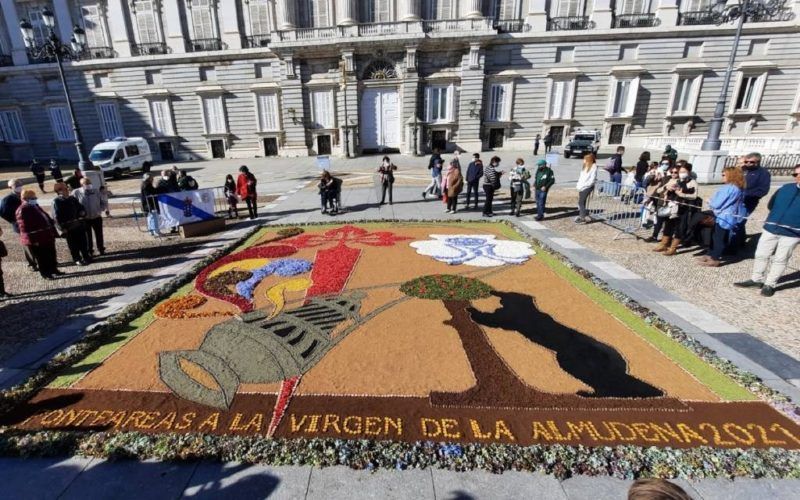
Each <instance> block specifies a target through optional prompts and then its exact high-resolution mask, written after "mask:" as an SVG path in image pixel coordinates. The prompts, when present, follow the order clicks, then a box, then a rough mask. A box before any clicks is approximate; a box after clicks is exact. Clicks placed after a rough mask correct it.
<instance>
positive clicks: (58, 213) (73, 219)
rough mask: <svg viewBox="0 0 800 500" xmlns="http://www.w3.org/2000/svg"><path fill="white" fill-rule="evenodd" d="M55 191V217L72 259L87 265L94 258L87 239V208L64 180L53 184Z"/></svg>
mask: <svg viewBox="0 0 800 500" xmlns="http://www.w3.org/2000/svg"><path fill="white" fill-rule="evenodd" d="M53 191H55V193H56V198H55V199H54V200H53V218H54V219H55V220H56V226H57V227H58V229H59V230H60V232H61V234H62V236H64V237H65V238H66V239H67V246H68V247H69V253H70V254H71V255H72V261H73V262H75V265H77V266H86V265H88V264H89V262H91V260H92V254H91V253H89V244H88V242H87V241H86V228H85V227H84V225H83V218H84V217H86V210H84V208H83V205H81V204H80V202H79V201H78V200H77V198H75V197H74V196H70V194H69V188H67V185H66V184H64V183H63V182H57V183H56V184H55V185H54V186H53Z"/></svg>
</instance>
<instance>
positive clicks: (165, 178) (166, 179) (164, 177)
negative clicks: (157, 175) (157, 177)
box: [161, 175, 169, 181]
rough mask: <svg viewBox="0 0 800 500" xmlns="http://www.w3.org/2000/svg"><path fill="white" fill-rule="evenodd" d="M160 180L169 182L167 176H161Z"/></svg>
mask: <svg viewBox="0 0 800 500" xmlns="http://www.w3.org/2000/svg"><path fill="white" fill-rule="evenodd" d="M161 178H162V179H164V180H165V181H168V180H169V176H168V175H162V176H161Z"/></svg>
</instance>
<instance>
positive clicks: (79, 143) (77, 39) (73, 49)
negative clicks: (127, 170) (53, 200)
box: [19, 8, 91, 170]
mask: <svg viewBox="0 0 800 500" xmlns="http://www.w3.org/2000/svg"><path fill="white" fill-rule="evenodd" d="M42 20H43V21H44V24H45V26H46V27H47V29H48V31H49V33H48V35H47V37H45V39H44V41H43V42H42V43H41V45H37V44H36V40H35V38H34V34H33V26H32V25H31V23H29V22H28V21H27V20H25V19H23V20H22V22H20V23H19V29H20V31H22V39H23V40H24V42H25V47H26V48H27V49H28V52H29V53H30V55H31V56H32V57H34V58H40V57H46V58H55V60H56V63H58V75H59V76H60V77H61V86H62V87H64V97H66V99H67V109H69V118H70V120H72V132H73V133H74V135H75V149H77V150H78V168H80V169H81V170H86V169H87V167H89V166H90V165H91V163H90V162H88V161H87V159H86V152H85V150H84V147H83V137H82V136H81V130H80V128H79V127H78V121H77V120H76V119H75V109H74V108H73V106H72V98H71V97H70V95H69V85H67V79H66V77H65V76H64V65H63V63H62V60H63V59H64V58H65V57H66V58H69V59H77V58H78V57H79V56H80V54H81V53H82V52H83V51H84V50H85V48H86V32H84V30H83V29H81V28H80V27H78V26H75V29H74V30H73V31H72V34H73V36H72V38H71V39H70V46H68V45H67V44H65V43H64V42H62V41H61V39H60V38H58V36H57V35H56V33H55V26H56V20H55V15H54V14H53V12H52V11H51V10H50V9H48V8H45V9H44V10H43V11H42Z"/></svg>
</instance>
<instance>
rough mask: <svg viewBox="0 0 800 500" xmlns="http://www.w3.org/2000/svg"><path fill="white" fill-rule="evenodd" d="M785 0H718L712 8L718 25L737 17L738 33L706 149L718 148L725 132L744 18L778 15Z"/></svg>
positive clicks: (734, 19) (709, 128)
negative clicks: (729, 96)
mask: <svg viewBox="0 0 800 500" xmlns="http://www.w3.org/2000/svg"><path fill="white" fill-rule="evenodd" d="M784 4H785V0H738V3H735V4H729V3H728V1H727V0H716V1H715V3H714V4H713V5H712V6H711V8H710V9H709V16H710V17H711V18H712V19H713V20H714V21H715V22H716V23H717V24H718V25H719V24H723V23H729V22H732V21H736V34H735V35H734V37H733V47H731V53H730V56H729V57H728V66H727V67H726V68H725V77H724V79H723V82H722V90H720V92H719V97H718V98H717V105H716V107H715V108H714V118H712V119H711V122H710V123H709V125H708V135H707V136H706V138H705V140H704V141H703V144H702V145H701V146H700V149H701V150H703V151H719V149H720V148H721V147H722V141H721V140H720V138H719V136H720V133H721V132H722V124H723V122H724V121H725V118H724V115H725V102H726V101H727V99H728V86H729V85H730V82H731V74H732V73H733V63H734V61H735V59H736V51H737V50H738V49H739V40H740V38H741V36H742V27H743V26H744V22H745V20H760V19H764V18H769V17H773V16H775V15H777V14H778V13H780V12H781V11H784V10H785V8H784Z"/></svg>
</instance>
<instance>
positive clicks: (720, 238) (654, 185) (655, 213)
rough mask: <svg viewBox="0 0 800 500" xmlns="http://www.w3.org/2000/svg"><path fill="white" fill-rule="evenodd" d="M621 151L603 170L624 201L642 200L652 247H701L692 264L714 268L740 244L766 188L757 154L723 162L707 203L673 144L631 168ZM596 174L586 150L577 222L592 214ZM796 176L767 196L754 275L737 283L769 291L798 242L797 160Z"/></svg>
mask: <svg viewBox="0 0 800 500" xmlns="http://www.w3.org/2000/svg"><path fill="white" fill-rule="evenodd" d="M624 153H625V148H624V147H619V148H618V149H617V151H616V153H615V154H614V155H612V156H611V157H610V158H609V159H608V161H607V163H606V165H605V166H604V169H605V170H606V171H607V172H608V174H609V180H610V183H611V186H613V187H612V188H611V189H612V190H613V193H612V194H615V195H618V196H617V197H618V198H619V199H620V200H622V201H623V202H625V203H630V202H631V201H633V202H634V203H637V204H641V217H642V222H643V224H642V226H643V227H644V228H647V229H652V233H651V235H650V236H649V237H648V238H647V239H646V241H648V242H654V243H656V245H655V246H654V247H653V249H652V250H653V251H654V252H659V253H661V254H663V255H665V256H672V255H676V254H677V253H678V250H679V249H680V248H681V247H700V248H702V249H703V253H702V255H700V256H699V257H698V258H697V259H696V261H697V264H698V265H700V266H705V267H719V266H720V265H722V264H723V262H724V260H725V259H726V258H728V257H729V256H732V255H735V254H736V253H737V252H738V251H740V250H741V248H742V247H743V246H744V244H745V242H746V234H745V226H746V223H747V221H748V219H750V218H751V216H752V214H753V212H754V211H755V209H756V207H757V206H758V205H759V203H760V201H761V199H762V198H764V197H765V196H766V195H767V194H768V193H769V191H770V184H771V176H770V173H769V171H768V170H767V169H765V168H764V167H763V166H762V165H761V155H760V154H759V153H750V154H747V155H745V156H743V157H741V158H740V159H739V162H738V164H737V165H736V166H731V167H725V168H724V169H723V171H722V183H723V185H722V186H720V187H717V188H715V190H714V192H713V193H712V195H711V196H710V198H709V199H708V200H707V202H706V203H705V206H706V207H707V208H706V209H704V208H703V207H704V200H703V198H702V197H701V192H700V189H699V186H698V183H697V181H696V178H697V175H696V174H695V173H694V172H693V171H692V164H691V163H689V162H687V161H685V160H680V159H678V151H677V150H675V149H674V148H672V147H671V146H669V145H668V146H666V148H665V150H664V152H663V153H662V155H661V159H660V161H658V162H654V161H651V156H650V153H649V152H648V151H645V152H643V153H642V154H641V155H640V156H639V159H638V162H637V164H636V166H635V167H632V168H630V169H626V168H624V167H623V164H622V155H623V154H624ZM597 173H598V166H597V160H596V158H595V156H594V155H593V154H588V155H586V156H585V157H584V160H583V168H582V169H581V173H580V177H579V179H578V183H577V185H576V189H577V191H578V217H576V219H575V222H576V223H585V222H588V221H589V218H588V215H589V212H588V210H587V200H588V199H589V196H590V195H591V193H592V192H593V191H594V189H595V184H596V183H597V179H598V175H597ZM793 176H794V177H795V179H796V183H791V184H786V185H784V186H783V187H781V188H780V189H779V190H778V191H777V192H776V193H775V194H774V195H773V196H772V198H771V199H770V201H769V204H768V208H769V216H768V217H767V219H766V221H765V224H764V232H763V233H762V236H761V238H760V239H759V242H758V248H757V249H756V262H755V266H754V269H753V275H752V278H751V279H750V280H747V281H743V282H738V283H735V285H736V286H738V287H743V288H749V287H758V288H760V290H761V295H763V296H766V297H771V296H772V295H774V293H775V286H776V283H777V280H778V278H780V276H781V275H782V274H783V272H784V270H785V268H786V264H787V263H788V260H789V258H790V257H791V255H792V253H793V251H794V248H795V247H796V246H797V245H798V243H800V165H797V166H796V167H795V169H794V173H793ZM605 189H608V187H605Z"/></svg>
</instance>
